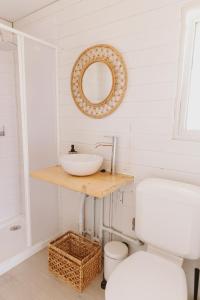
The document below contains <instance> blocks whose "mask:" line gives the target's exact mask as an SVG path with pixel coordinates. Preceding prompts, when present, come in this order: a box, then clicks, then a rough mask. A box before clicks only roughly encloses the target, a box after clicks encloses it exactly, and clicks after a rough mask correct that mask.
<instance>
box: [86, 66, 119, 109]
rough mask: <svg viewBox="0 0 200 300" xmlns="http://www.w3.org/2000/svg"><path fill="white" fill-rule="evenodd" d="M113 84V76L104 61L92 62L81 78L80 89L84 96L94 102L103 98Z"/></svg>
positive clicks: (98, 101) (106, 95) (107, 94)
mask: <svg viewBox="0 0 200 300" xmlns="http://www.w3.org/2000/svg"><path fill="white" fill-rule="evenodd" d="M112 86H113V76H112V72H111V70H110V68H109V67H108V65H107V64H106V63H103V62H95V63H92V64H91V65H90V66H89V67H88V68H87V69H86V70H85V73H84V76H83V79H82V90H83V93H84V95H85V97H86V98H87V99H88V100H89V101H90V102H91V103H94V104H97V103H100V102H102V101H103V100H105V99H106V98H107V97H108V96H109V94H110V92H111V90H112Z"/></svg>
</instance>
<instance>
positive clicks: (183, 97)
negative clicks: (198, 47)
mask: <svg viewBox="0 0 200 300" xmlns="http://www.w3.org/2000/svg"><path fill="white" fill-rule="evenodd" d="M197 23H200V4H199V1H198V0H197V1H196V0H195V1H193V2H192V3H191V4H190V5H188V6H186V7H184V8H183V10H182V24H181V26H182V32H181V43H180V44H181V46H180V47H181V51H180V58H179V68H178V71H179V77H178V93H177V102H176V109H175V116H174V119H175V128H174V138H175V139H179V140H187V141H190V140H193V141H197V142H200V129H199V130H190V129H187V127H186V122H187V115H188V105H189V91H190V82H191V80H190V79H191V73H192V66H193V54H194V46H195V36H196V24H197Z"/></svg>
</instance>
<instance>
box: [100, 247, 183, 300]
mask: <svg viewBox="0 0 200 300" xmlns="http://www.w3.org/2000/svg"><path fill="white" fill-rule="evenodd" d="M122 299H124V300H133V299H134V300H187V285H186V277H185V273H184V271H183V269H182V268H181V267H179V266H178V265H176V264H175V263H174V262H171V261H168V260H167V259H165V258H162V257H160V256H157V255H154V254H151V253H148V252H143V251H140V252H136V253H135V254H133V255H131V256H129V257H128V258H127V259H125V260H124V261H123V262H122V263H120V264H119V265H118V266H117V268H116V269H115V271H114V272H113V273H112V274H111V276H110V279H109V281H108V283H107V286H106V300H122Z"/></svg>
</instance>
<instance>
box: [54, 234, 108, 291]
mask: <svg viewBox="0 0 200 300" xmlns="http://www.w3.org/2000/svg"><path fill="white" fill-rule="evenodd" d="M101 260H102V253H101V246H100V245H99V244H98V243H95V242H92V241H90V240H88V239H86V238H85V237H83V236H81V235H78V234H76V233H74V232H71V231H68V232H67V233H65V234H63V235H62V236H61V237H59V238H57V239H56V240H54V241H52V242H51V243H50V244H49V270H50V271H51V272H52V273H53V274H55V275H56V276H58V277H59V278H61V279H62V280H64V281H65V282H69V283H70V284H71V285H72V286H73V287H74V288H76V289H77V290H78V291H79V292H82V291H83V289H84V288H85V287H86V286H87V285H88V284H89V283H90V281H91V280H92V279H93V278H94V277H95V276H96V275H97V273H99V272H101V268H102V261H101Z"/></svg>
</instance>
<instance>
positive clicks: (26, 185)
mask: <svg viewBox="0 0 200 300" xmlns="http://www.w3.org/2000/svg"><path fill="white" fill-rule="evenodd" d="M0 29H3V30H5V31H8V32H10V33H14V34H16V37H17V51H18V62H19V102H20V117H21V123H20V130H21V136H22V155H21V157H22V161H23V195H24V202H25V220H26V243H27V247H31V246H33V243H32V230H31V208H30V182H29V181H30V168H29V151H28V150H29V149H28V126H27V103H26V74H25V51H24V39H25V38H27V39H30V40H32V41H35V42H38V43H40V44H42V45H44V46H47V47H50V48H52V49H54V50H55V66H56V70H55V71H56V73H55V79H56V82H55V89H56V108H57V111H56V122H57V132H56V135H57V158H58V155H59V153H60V143H59V141H60V136H59V109H58V103H59V101H58V98H59V97H58V71H57V70H58V48H57V47H56V46H55V45H53V44H51V43H48V42H46V41H43V40H41V39H38V38H36V37H34V36H31V35H29V34H27V33H24V32H21V31H19V30H16V29H14V28H12V27H9V26H7V25H4V24H2V23H0ZM58 197H59V196H58Z"/></svg>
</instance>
